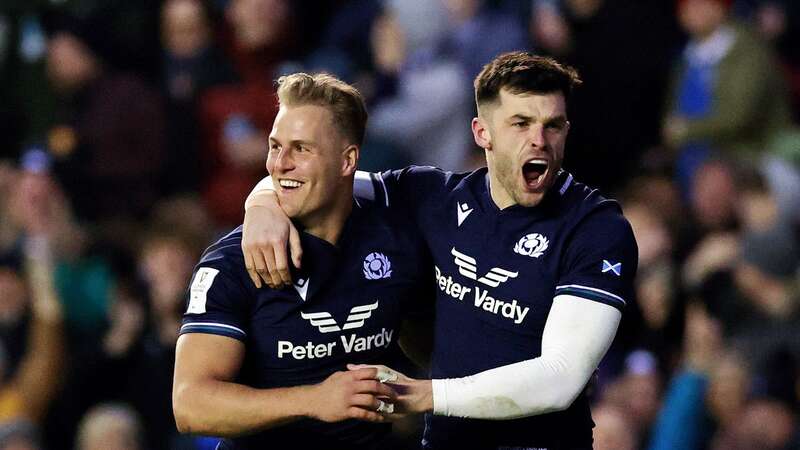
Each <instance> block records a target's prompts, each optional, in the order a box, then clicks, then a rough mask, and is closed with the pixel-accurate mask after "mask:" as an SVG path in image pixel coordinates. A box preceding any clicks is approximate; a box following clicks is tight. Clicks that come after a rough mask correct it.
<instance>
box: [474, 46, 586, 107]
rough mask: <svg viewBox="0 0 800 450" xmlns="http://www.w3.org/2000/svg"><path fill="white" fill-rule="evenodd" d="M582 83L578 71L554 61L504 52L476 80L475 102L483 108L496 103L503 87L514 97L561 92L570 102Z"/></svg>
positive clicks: (528, 54)
mask: <svg viewBox="0 0 800 450" xmlns="http://www.w3.org/2000/svg"><path fill="white" fill-rule="evenodd" d="M581 83H583V81H581V79H580V76H579V75H578V71H577V70H575V69H574V68H572V67H570V66H567V65H564V64H561V63H559V62H558V61H556V60H555V59H553V58H549V57H546V56H538V55H534V54H532V53H529V52H509V53H503V54H501V55H499V56H497V57H496V58H495V59H493V60H492V61H490V62H489V63H488V64H486V65H485V66H483V70H481V73H479V74H478V76H477V77H475V83H474V84H475V103H476V104H477V106H478V108H480V106H481V105H485V104H487V103H492V102H496V101H497V99H498V98H499V96H500V90H502V89H503V88H505V89H507V90H508V91H509V92H511V93H513V94H522V93H537V94H549V93H553V92H561V93H562V94H563V95H564V99H565V100H569V97H570V95H571V94H572V90H573V89H574V88H575V87H577V86H580V85H581Z"/></svg>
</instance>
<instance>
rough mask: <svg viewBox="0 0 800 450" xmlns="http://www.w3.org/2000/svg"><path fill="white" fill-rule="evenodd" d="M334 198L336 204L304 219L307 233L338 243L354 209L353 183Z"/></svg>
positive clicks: (334, 243)
mask: <svg viewBox="0 0 800 450" xmlns="http://www.w3.org/2000/svg"><path fill="white" fill-rule="evenodd" d="M334 198H335V199H336V200H335V202H334V204H331V205H329V207H328V208H325V210H324V211H320V213H319V215H318V216H316V217H312V218H309V219H308V220H306V221H304V222H306V223H303V226H304V227H305V229H304V231H305V232H306V233H308V234H310V235H313V236H316V237H318V238H320V239H323V240H325V241H328V242H330V243H331V244H333V245H336V244H337V243H338V242H339V238H340V237H341V235H342V230H343V229H344V224H345V223H346V222H347V218H348V217H350V213H351V212H352V211H353V188H352V184H351V185H350V186H349V189H347V190H346V191H345V192H343V193H342V194H341V195H337V196H335V197H334Z"/></svg>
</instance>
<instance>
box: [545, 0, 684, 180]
mask: <svg viewBox="0 0 800 450" xmlns="http://www.w3.org/2000/svg"><path fill="white" fill-rule="evenodd" d="M531 3H532V5H533V7H532V9H531V13H530V14H531V25H530V29H531V32H532V33H533V43H534V47H535V48H538V49H540V51H542V52H543V53H545V54H552V55H557V56H559V57H560V59H561V60H563V61H564V62H565V63H568V64H570V65H572V66H574V67H575V68H576V69H577V70H579V71H580V73H581V74H582V75H583V77H584V79H585V80H586V83H585V84H584V85H583V86H582V87H581V89H580V91H578V92H576V95H575V98H574V100H573V102H572V103H571V105H570V118H571V120H572V122H573V124H574V125H573V127H572V130H571V131H570V143H569V151H568V152H567V155H566V157H565V158H566V159H565V162H564V167H566V168H567V169H569V170H570V171H571V172H572V173H574V174H575V176H576V177H577V178H578V179H580V180H583V181H584V182H586V183H588V184H589V185H592V186H597V187H599V188H600V189H603V190H604V191H606V192H611V191H612V190H614V189H618V188H620V187H622V186H623V185H624V184H625V182H626V180H628V179H629V178H630V177H632V176H634V175H635V174H636V172H637V169H638V168H639V166H640V165H641V161H642V159H643V158H644V155H645V153H646V152H647V151H648V150H649V149H650V148H651V147H653V146H655V145H657V144H658V143H659V121H660V113H659V110H660V109H661V105H662V103H663V91H664V88H665V87H666V85H667V74H668V72H669V70H668V69H669V64H670V60H671V58H672V55H673V52H674V51H675V48H676V47H677V46H678V44H679V39H678V38H679V36H678V34H677V29H676V28H677V27H676V26H675V25H674V21H673V19H672V18H673V14H672V2H664V1H660V0H535V1H533V2H531ZM628 124H635V125H632V126H629V125H628ZM611 130H613V131H611Z"/></svg>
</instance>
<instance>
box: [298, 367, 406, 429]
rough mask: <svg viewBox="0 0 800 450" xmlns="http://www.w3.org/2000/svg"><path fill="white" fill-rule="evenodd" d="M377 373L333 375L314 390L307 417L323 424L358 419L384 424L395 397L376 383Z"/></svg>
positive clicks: (379, 383) (364, 372)
mask: <svg viewBox="0 0 800 450" xmlns="http://www.w3.org/2000/svg"><path fill="white" fill-rule="evenodd" d="M377 372H378V370H377V369H375V368H364V369H359V370H349V371H346V372H336V373H334V374H333V375H331V376H329V377H328V378H327V379H325V381H323V382H322V383H320V384H318V385H316V386H314V388H313V389H314V393H313V396H312V398H313V402H312V404H311V405H309V406H310V407H311V414H310V415H311V417H313V418H315V419H319V420H322V421H323V422H338V421H340V420H347V419H359V420H366V421H369V422H385V421H387V417H386V416H387V415H388V414H390V413H391V412H390V410H391V409H392V407H391V406H390V405H391V404H393V403H394V402H395V399H396V397H397V394H396V393H395V391H394V390H393V389H392V388H390V387H389V386H387V385H385V384H383V383H381V382H379V381H377V380H376V379H375V378H376V376H377Z"/></svg>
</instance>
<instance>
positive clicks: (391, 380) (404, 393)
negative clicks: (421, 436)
mask: <svg viewBox="0 0 800 450" xmlns="http://www.w3.org/2000/svg"><path fill="white" fill-rule="evenodd" d="M347 368H348V369H350V370H351V371H360V370H364V369H375V370H376V372H375V379H376V380H377V381H379V382H381V383H383V384H385V385H388V386H390V387H391V388H392V389H393V390H394V391H395V392H397V398H396V399H395V402H394V413H393V414H392V418H399V417H402V416H403V415H408V414H419V413H424V412H428V411H432V410H433V388H432V385H431V380H417V379H414V378H411V377H408V376H406V375H403V374H402V373H400V372H398V371H396V370H394V369H391V368H389V367H386V366H381V365H364V364H348V365H347Z"/></svg>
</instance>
